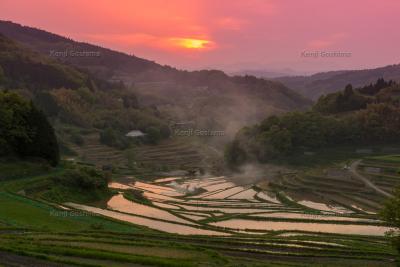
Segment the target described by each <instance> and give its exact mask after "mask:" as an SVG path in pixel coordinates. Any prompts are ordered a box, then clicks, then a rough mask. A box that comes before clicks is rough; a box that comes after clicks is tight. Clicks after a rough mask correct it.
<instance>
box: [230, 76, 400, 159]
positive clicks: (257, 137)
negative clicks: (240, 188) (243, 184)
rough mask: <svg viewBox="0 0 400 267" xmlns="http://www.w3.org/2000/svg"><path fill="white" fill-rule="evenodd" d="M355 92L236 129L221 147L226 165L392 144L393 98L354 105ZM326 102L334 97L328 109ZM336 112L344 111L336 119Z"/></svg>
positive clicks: (397, 129) (396, 115)
mask: <svg viewBox="0 0 400 267" xmlns="http://www.w3.org/2000/svg"><path fill="white" fill-rule="evenodd" d="M380 83H382V82H378V83H377V84H380ZM386 85H388V86H392V85H393V84H392V83H390V84H388V83H387V84H386ZM380 90H381V89H380ZM380 90H379V91H380ZM385 90H386V89H385ZM357 91H358V90H357ZM356 94H358V93H356V92H355V91H354V90H353V88H352V87H351V86H347V87H346V88H345V90H344V91H343V92H339V93H335V94H331V95H328V96H327V97H325V98H324V99H322V100H321V99H320V101H318V103H317V104H316V105H315V106H314V107H313V109H312V110H311V111H308V112H292V113H286V114H284V115H282V116H271V117H269V118H267V119H265V120H264V121H262V122H261V123H260V124H258V125H255V126H253V127H246V128H244V129H242V130H241V131H240V132H239V133H238V134H237V135H236V138H235V140H234V141H233V142H232V143H230V144H229V145H228V146H227V147H226V151H225V157H226V161H227V163H229V164H230V165H232V166H233V165H238V164H241V163H244V162H245V161H260V162H267V161H269V160H273V159H277V158H284V157H286V156H290V155H293V154H294V153H296V152H305V151H312V150H319V149H323V148H329V147H334V146H338V145H340V146H343V145H374V144H385V143H387V144H392V143H398V142H399V141H400V140H399V136H400V104H399V103H398V100H393V99H391V98H390V99H389V100H388V101H386V102H382V101H376V99H373V98H371V101H370V102H368V103H367V102H363V101H359V100H360V99H361V98H362V97H363V96H361V95H356ZM327 99H329V101H328V103H326V100H327ZM331 99H335V100H334V101H335V103H334V104H333V105H331V103H332V102H330V100H331ZM332 106H334V107H335V109H334V110H333V109H331V107H332ZM327 107H329V108H327ZM338 109H340V110H341V112H344V111H348V112H347V113H344V114H343V113H341V114H340V115H336V112H337V111H338ZM350 111H351V112H350ZM332 113H333V114H332Z"/></svg>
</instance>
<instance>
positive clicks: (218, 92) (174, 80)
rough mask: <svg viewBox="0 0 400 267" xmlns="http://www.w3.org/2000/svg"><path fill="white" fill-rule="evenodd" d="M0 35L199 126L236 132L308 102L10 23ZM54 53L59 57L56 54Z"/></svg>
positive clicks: (259, 84)
mask: <svg viewBox="0 0 400 267" xmlns="http://www.w3.org/2000/svg"><path fill="white" fill-rule="evenodd" d="M0 33H1V34H4V35H5V36H7V37H9V38H11V39H13V40H15V41H17V42H18V43H20V44H22V45H24V46H26V47H28V48H30V49H32V50H34V51H36V52H39V53H41V54H43V55H46V56H52V57H53V58H55V59H57V60H59V61H62V62H64V63H66V64H69V65H73V66H75V67H77V68H81V69H85V71H88V72H90V73H91V74H92V75H94V76H97V77H101V79H104V80H107V81H112V82H119V81H121V82H123V83H124V84H126V85H127V86H128V87H131V88H130V89H129V90H133V91H134V92H135V94H136V95H137V96H138V99H139V102H140V103H141V104H142V105H144V106H149V107H156V108H157V109H158V110H159V111H160V112H163V113H165V114H169V117H170V118H171V119H172V120H175V121H179V120H193V121H196V122H197V124H198V125H201V126H202V127H214V128H215V127H218V128H226V127H228V128H229V127H232V128H236V129H237V128H238V127H241V126H243V125H244V124H245V123H248V122H256V121H257V120H259V119H261V118H264V117H265V116H267V115H271V114H274V113H279V112H285V111H290V110H296V109H304V108H307V107H309V106H310V105H311V101H309V100H308V99H306V98H304V97H303V96H301V95H300V94H298V93H296V92H294V91H292V90H290V89H289V88H287V87H286V86H284V85H283V84H281V83H280V82H277V81H270V80H264V79H258V78H255V77H253V76H244V77H242V76H234V77H231V76H228V75H227V74H225V73H224V72H222V71H218V70H201V71H183V70H177V69H175V68H173V67H170V66H162V65H159V64H157V63H155V62H153V61H149V60H146V59H142V58H139V57H136V56H133V55H127V54H124V53H121V52H117V51H113V50H110V49H107V48H102V47H100V46H96V45H91V44H88V43H82V42H75V41H73V40H72V39H68V38H65V37H62V36H59V35H56V34H53V33H49V32H46V31H43V30H39V29H35V28H31V27H26V26H22V25H19V24H16V23H13V22H10V21H0ZM65 51H73V52H95V53H100V56H63V55H62V52H65ZM55 52H58V53H59V54H58V55H57V56H54V53H55ZM210 125H211V126H210Z"/></svg>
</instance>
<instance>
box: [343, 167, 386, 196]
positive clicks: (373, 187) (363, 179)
mask: <svg viewBox="0 0 400 267" xmlns="http://www.w3.org/2000/svg"><path fill="white" fill-rule="evenodd" d="M360 163H361V160H356V161H354V162H353V163H352V164H351V165H350V172H351V174H352V175H353V176H354V177H356V178H357V179H359V180H361V181H363V182H364V183H365V185H366V186H368V187H369V188H372V189H374V190H375V191H376V192H378V193H379V194H381V195H383V196H385V197H393V195H391V194H389V193H387V192H385V191H383V190H382V189H380V188H379V187H377V186H376V185H374V184H373V183H372V182H371V181H370V180H369V179H368V178H366V177H365V176H363V175H361V174H359V173H358V172H357V168H358V165H360Z"/></svg>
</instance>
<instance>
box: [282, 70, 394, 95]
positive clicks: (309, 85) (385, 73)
mask: <svg viewBox="0 0 400 267" xmlns="http://www.w3.org/2000/svg"><path fill="white" fill-rule="evenodd" d="M379 78H384V79H385V80H394V81H397V82H400V64H397V65H389V66H385V67H381V68H376V69H365V70H343V71H330V72H321V73H317V74H314V75H311V76H287V77H279V78H276V80H277V81H280V82H282V83H283V84H285V85H286V86H288V87H289V88H291V89H293V90H295V91H296V92H299V93H301V94H302V95H304V96H306V97H308V98H310V99H314V100H317V99H318V98H319V97H320V96H321V95H324V94H329V93H334V92H337V91H340V90H341V88H344V87H345V86H346V85H347V84H352V85H353V86H354V87H361V86H364V85H368V84H370V83H374V82H375V81H376V80H377V79H379Z"/></svg>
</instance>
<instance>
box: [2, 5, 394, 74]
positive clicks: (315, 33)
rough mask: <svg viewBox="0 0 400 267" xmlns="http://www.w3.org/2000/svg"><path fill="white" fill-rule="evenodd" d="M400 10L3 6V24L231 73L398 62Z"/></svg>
mask: <svg viewBox="0 0 400 267" xmlns="http://www.w3.org/2000/svg"><path fill="white" fill-rule="evenodd" d="M21 6H23V7H24V8H21ZM77 7H79V8H77ZM398 10H400V1H397V0H385V1H378V0H363V1H362V2H361V1H352V2H348V1H345V0H326V1H319V0H304V1H290V0H248V1H245V2H244V1H229V0H220V1H211V0H191V1H185V0H170V1H165V0H146V1H144V0H137V1H130V0H115V1H113V2H110V1H108V0H98V1H96V2H95V3H94V2H92V1H89V0H69V1H66V0H60V1H48V0H35V1H23V0H1V1H0V18H1V19H3V20H11V21H13V22H16V23H21V24H23V25H27V26H32V27H37V28H40V29H43V30H46V31H49V32H53V33H56V34H60V35H63V36H66V37H70V38H73V39H75V40H77V41H84V42H89V43H93V44H98V45H101V46H104V47H107V48H111V49H114V50H118V51H122V52H126V53H128V54H135V55H137V56H139V57H143V58H146V59H150V60H155V61H157V62H159V63H161V64H168V65H172V66H176V67H180V68H187V69H199V68H209V67H212V68H221V69H224V70H238V69H286V68H291V69H295V70H300V71H320V70H330V69H360V68H370V67H377V66H384V65H389V64H396V63H399V62H400V54H399V53H398V47H399V46H400V34H398V29H397V25H399V24H400V17H399V16H398V14H397V11H398ZM304 51H339V52H351V57H348V58H318V59H316V58H305V57H302V56H301V55H302V53H303V52H304Z"/></svg>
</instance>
